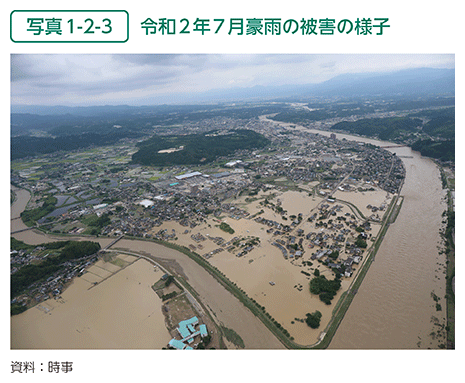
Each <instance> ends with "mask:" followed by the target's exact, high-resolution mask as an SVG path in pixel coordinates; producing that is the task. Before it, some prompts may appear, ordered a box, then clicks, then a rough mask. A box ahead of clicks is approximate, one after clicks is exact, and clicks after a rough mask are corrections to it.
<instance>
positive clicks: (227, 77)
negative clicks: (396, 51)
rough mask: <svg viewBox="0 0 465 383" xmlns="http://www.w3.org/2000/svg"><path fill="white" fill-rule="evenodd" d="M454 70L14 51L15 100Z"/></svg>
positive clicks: (358, 60) (119, 98)
mask: <svg viewBox="0 0 465 383" xmlns="http://www.w3.org/2000/svg"><path fill="white" fill-rule="evenodd" d="M418 67H436V68H454V67H455V62H454V55H441V54H439V55H430V54H426V55H421V54H411V55H404V54H402V55H391V54H376V55H375V54H372V55H362V54H354V55H347V54H325V55H310V54H297V55H294V54H273V55H266V54H262V55H260V54H258V55H237V54H235V55H232V54H231V55H227V54H226V55H217V54H208V55H172V54H166V55H128V54H124V55H99V54H86V55H75V54H63V55H58V54H54V55H23V54H20V55H12V58H11V73H12V74H11V81H12V83H11V101H12V104H48V105H54V104H68V105H73V104H74V105H84V104H85V105H88V104H89V102H92V103H96V104H123V103H128V104H139V103H144V99H145V98H148V97H150V96H159V95H163V94H169V93H173V92H179V93H186V92H203V91H207V90H211V89H223V88H231V87H252V86H256V85H263V86H268V85H292V84H308V83H317V82H322V81H326V80H328V79H330V78H332V77H334V76H337V75H340V74H344V73H362V72H386V71H395V70H401V69H408V68H418Z"/></svg>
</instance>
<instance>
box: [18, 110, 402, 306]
mask: <svg viewBox="0 0 465 383" xmlns="http://www.w3.org/2000/svg"><path fill="white" fill-rule="evenodd" d="M244 124H245V125H246V126H247V127H248V128H253V129H256V130H257V131H258V132H262V133H265V134H266V135H267V136H268V138H269V139H270V140H271V142H272V145H271V146H269V147H267V148H265V149H262V150H240V151H237V152H235V153H234V155H233V156H229V157H220V158H218V159H217V161H215V163H213V164H207V165H201V166H193V167H186V166H179V165H178V166H169V167H163V168H159V169H157V168H154V167H148V166H141V165H137V164H132V163H130V158H131V155H132V154H133V153H134V152H135V146H134V145H135V143H136V142H134V141H131V140H125V142H123V143H121V144H119V145H117V146H113V147H102V148H95V149H92V150H87V151H85V150H82V151H76V152H69V153H65V154H63V155H58V154H51V155H45V156H42V157H38V158H32V159H25V160H21V161H16V162H14V163H13V164H12V173H11V181H12V183H13V184H15V185H17V186H18V187H21V188H25V189H28V190H30V191H31V192H32V198H31V201H30V202H29V204H28V207H27V210H26V212H25V215H24V216H23V220H24V221H25V222H26V223H27V224H28V225H30V227H31V228H34V227H35V228H38V229H40V230H43V231H46V232H49V233H56V234H67V235H75V236H85V235H93V236H95V235H96V236H110V237H119V236H129V237H138V238H147V239H154V240H161V241H171V242H174V243H180V244H181V245H184V246H186V247H187V248H189V249H190V250H191V251H194V252H197V253H198V254H200V255H202V256H203V257H204V258H205V259H210V260H211V259H212V258H214V257H215V256H216V255H217V254H219V253H221V252H226V253H228V254H231V255H234V256H235V257H244V256H246V255H247V254H252V255H253V254H254V251H259V250H257V249H260V248H262V249H263V246H264V245H265V243H268V244H270V245H271V246H272V247H274V248H276V249H277V250H279V252H280V253H282V256H283V257H284V259H286V260H288V261H289V262H291V263H292V264H295V265H296V266H299V267H303V266H310V265H312V263H315V264H321V265H322V266H324V267H326V268H327V270H329V271H331V272H333V273H336V274H338V275H341V276H344V277H346V278H350V277H351V276H352V274H353V272H354V267H355V266H357V265H358V264H359V263H360V262H362V260H363V253H364V249H365V248H366V247H367V241H369V240H370V239H371V240H374V238H375V237H376V231H377V228H379V223H380V222H381V219H382V216H383V213H384V211H385V209H386V208H387V206H388V203H389V202H390V201H391V198H392V196H393V195H395V194H396V193H397V192H398V191H399V190H400V188H401V186H402V182H403V179H404V175H405V169H404V168H403V165H402V162H401V160H400V159H399V158H398V157H396V156H395V155H394V154H392V153H390V152H388V151H387V150H383V149H381V148H378V147H374V146H371V145H367V144H360V143H357V142H353V141H346V140H339V139H337V135H336V134H334V133H332V134H331V135H330V137H325V136H322V135H318V134H311V133H307V132H302V131H299V130H293V131H292V132H289V130H287V129H284V128H283V129H279V128H278V129H276V128H274V126H273V124H272V123H271V122H270V121H267V120H265V119H257V120H250V121H244V120H233V119H231V118H216V119H211V120H208V121H206V122H205V121H204V125H202V126H203V129H204V130H205V131H210V130H213V129H219V128H221V129H222V130H221V131H225V132H227V131H228V130H229V129H231V128H234V127H240V126H243V125H244ZM225 127H227V128H225ZM186 129H187V130H188V131H190V132H198V130H199V127H198V126H197V124H194V126H190V125H188V126H187V127H186ZM225 129H226V130H225ZM289 193H298V194H299V195H301V196H303V197H304V196H305V197H304V198H306V200H309V201H310V200H311V202H308V203H309V205H308V206H307V207H305V205H302V206H301V209H293V211H288V209H286V208H285V205H286V204H287V202H286V195H289ZM367 193H368V195H369V194H370V193H376V194H377V195H380V194H382V195H383V198H382V201H381V202H380V203H378V204H377V203H376V201H374V202H372V201H370V199H369V198H367V197H364V201H365V200H366V201H367V202H366V203H365V202H363V203H364V204H365V206H360V203H357V204H358V205H359V206H356V205H355V204H354V203H351V202H350V201H349V200H350V198H349V200H348V201H345V200H344V199H345V198H344V196H347V195H353V194H358V195H361V194H363V195H365V194H367ZM44 209H47V210H44ZM362 210H363V212H362ZM37 212H39V213H40V214H41V217H40V218H39V219H37V220H36V221H34V216H35V213H37ZM44 212H46V214H44ZM28 213H31V214H30V216H31V219H30V220H29V221H28ZM226 220H228V222H230V221H232V222H237V224H239V226H241V222H248V223H250V224H252V225H254V226H256V227H257V228H259V229H260V230H261V234H259V235H251V234H250V231H249V230H248V233H242V234H240V235H238V234H237V233H236V234H234V229H232V228H231V226H230V223H226V222H225V221H226ZM28 222H29V223H28ZM173 224H176V225H175V226H173ZM215 226H216V227H219V228H220V229H221V231H220V232H222V233H223V234H212V233H209V232H208V231H209V230H208V227H215ZM373 228H374V229H375V230H374V232H373V231H372V229H373ZM41 250H43V249H40V248H35V249H33V250H32V251H31V252H30V253H28V254H24V252H25V250H20V253H19V254H18V256H15V255H16V253H12V257H11V267H12V268H11V272H12V273H15V272H16V271H17V270H18V269H20V268H21V267H22V266H24V265H27V264H28V263H30V262H34V261H37V259H38V257H39V258H41V259H44V258H45V257H47V254H46V252H45V253H44V251H41ZM91 259H93V260H94V261H95V259H96V257H94V258H91ZM84 261H85V262H84ZM90 264H91V261H90V260H87V259H86V260H83V262H73V263H70V264H69V267H68V268H67V269H66V272H65V274H64V275H56V276H54V277H53V278H49V280H47V281H46V283H44V284H42V285H40V287H39V286H31V288H30V289H29V291H28V293H27V294H26V295H25V296H23V297H22V299H23V301H30V300H33V301H34V302H40V301H42V300H46V299H49V298H51V297H57V296H59V294H60V292H61V289H62V286H63V284H65V283H67V282H68V281H69V280H70V279H72V278H73V277H74V276H76V275H79V274H80V273H82V272H83V271H84V270H85V268H86V267H88V266H89V265H90ZM315 268H316V266H313V268H309V269H307V271H304V270H302V273H306V274H307V275H311V274H313V272H314V270H315ZM310 273H311V274H310ZM62 274H63V273H62ZM17 299H18V298H14V302H16V301H17Z"/></svg>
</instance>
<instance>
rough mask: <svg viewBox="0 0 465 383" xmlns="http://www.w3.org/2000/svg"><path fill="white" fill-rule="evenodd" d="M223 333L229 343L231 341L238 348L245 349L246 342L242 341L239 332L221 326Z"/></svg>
mask: <svg viewBox="0 0 465 383" xmlns="http://www.w3.org/2000/svg"><path fill="white" fill-rule="evenodd" d="M221 331H222V332H223V334H224V336H225V337H226V339H227V340H228V341H230V342H231V343H233V344H235V345H236V346H238V347H240V348H244V347H245V344H244V341H243V340H242V338H241V337H240V335H239V334H238V333H237V332H235V331H234V330H233V329H231V328H227V327H225V326H221Z"/></svg>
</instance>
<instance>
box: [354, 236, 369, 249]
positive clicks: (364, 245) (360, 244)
mask: <svg viewBox="0 0 465 383" xmlns="http://www.w3.org/2000/svg"><path fill="white" fill-rule="evenodd" d="M355 245H356V246H358V247H360V248H361V249H366V248H367V246H368V245H367V243H366V241H365V240H364V239H363V238H361V237H358V238H357V239H356V240H355Z"/></svg>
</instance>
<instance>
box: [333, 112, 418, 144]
mask: <svg viewBox="0 0 465 383" xmlns="http://www.w3.org/2000/svg"><path fill="white" fill-rule="evenodd" d="M422 125H423V122H422V120H420V119H418V118H408V117H392V118H367V119H361V120H358V121H342V122H339V123H337V124H335V125H333V126H332V127H331V130H344V131H347V132H349V133H355V134H359V135H362V136H369V137H378V138H380V139H381V140H393V139H395V138H397V137H398V136H399V134H401V133H407V134H408V133H413V132H416V131H418V130H419V129H416V128H419V127H421V126H422Z"/></svg>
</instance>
